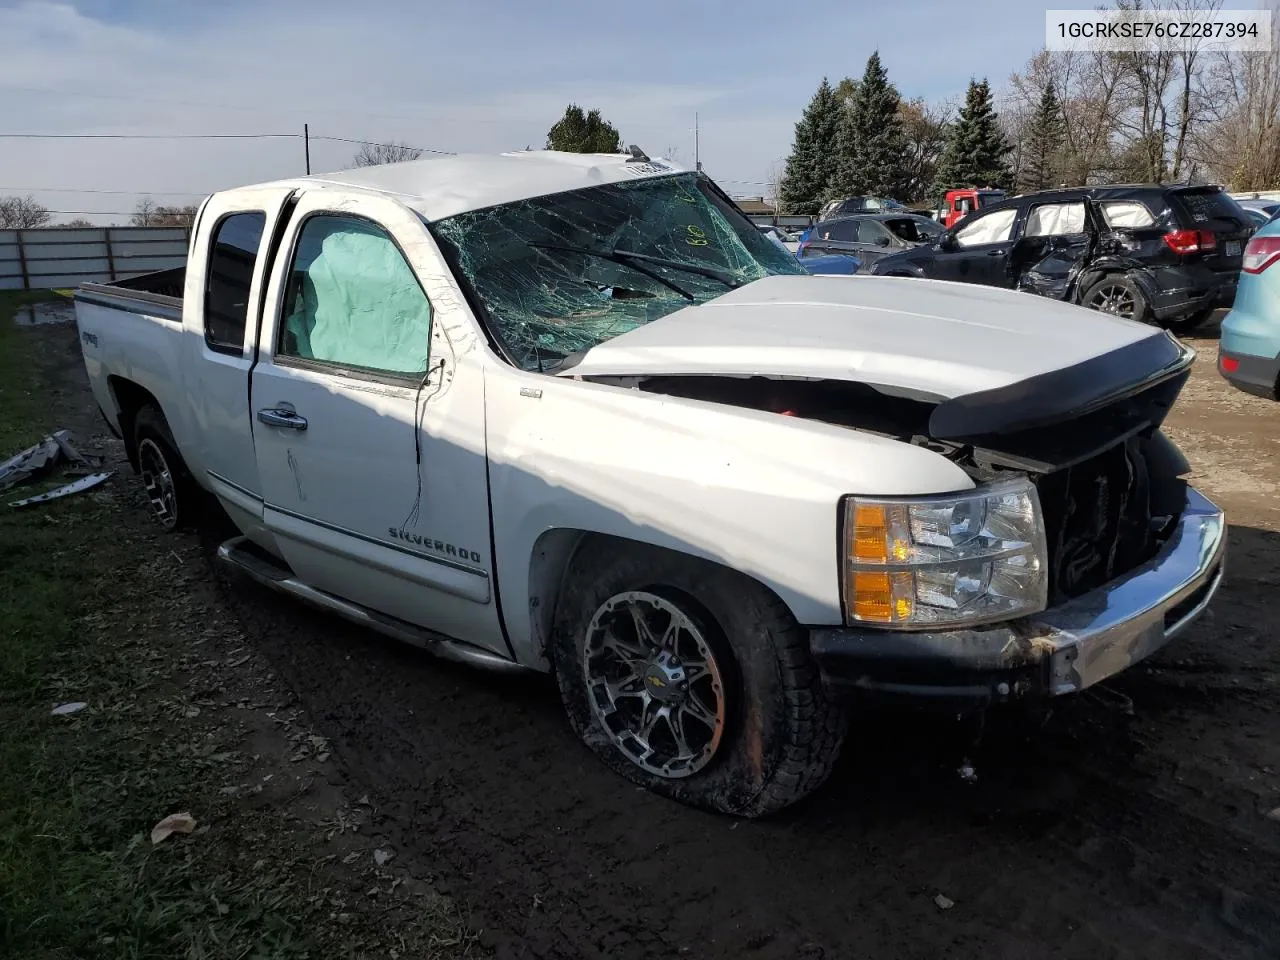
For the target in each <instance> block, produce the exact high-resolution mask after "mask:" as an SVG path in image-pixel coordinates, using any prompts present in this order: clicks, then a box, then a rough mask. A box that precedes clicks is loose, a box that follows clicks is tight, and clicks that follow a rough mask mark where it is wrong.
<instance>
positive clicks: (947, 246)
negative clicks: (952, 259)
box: [938, 233, 960, 250]
mask: <svg viewBox="0 0 1280 960" xmlns="http://www.w3.org/2000/svg"><path fill="white" fill-rule="evenodd" d="M958 246H960V244H958V243H956V235H955V234H954V233H944V234H943V235H942V236H941V237H939V238H938V249H939V250H954V249H955V248H956V247H958Z"/></svg>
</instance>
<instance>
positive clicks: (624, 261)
mask: <svg viewBox="0 0 1280 960" xmlns="http://www.w3.org/2000/svg"><path fill="white" fill-rule="evenodd" d="M529 246H531V247H533V248H535V249H537V250H559V251H560V252H562V253H580V254H582V255H583V256H587V257H599V258H600V259H601V260H608V261H609V262H611V263H617V264H621V265H622V266H624V267H629V268H630V269H632V270H634V271H635V272H636V273H641V274H644V275H645V276H646V277H648V278H649V279H650V280H656V281H657V282H658V283H660V284H662V285H663V286H664V287H666V288H667V289H668V290H671V291H674V292H675V293H678V294H679V295H680V296H682V297H684V298H685V299H686V300H688V301H689V302H690V303H693V302H694V300H695V299H696V298H695V297H694V295H693V294H692V293H690V292H689V291H688V290H686V289H685V288H684V287H682V286H680V285H679V284H675V283H672V282H671V281H670V280H668V279H667V278H666V277H664V276H662V274H660V273H656V272H655V271H653V270H649V269H646V268H645V267H642V266H640V264H638V263H633V262H632V261H633V260H635V259H647V258H644V257H632V256H631V255H630V254H623V253H617V252H615V251H613V250H593V249H592V248H591V247H576V246H573V245H572V244H567V243H531V244H529Z"/></svg>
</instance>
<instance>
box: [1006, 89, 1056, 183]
mask: <svg viewBox="0 0 1280 960" xmlns="http://www.w3.org/2000/svg"><path fill="white" fill-rule="evenodd" d="M1066 126H1067V125H1066V120H1065V119H1064V118H1063V116H1062V104H1061V102H1060V101H1059V100H1058V95H1057V93H1055V92H1054V89H1053V84H1051V83H1050V84H1046V85H1045V88H1044V92H1043V93H1042V94H1041V95H1040V104H1039V106H1038V107H1036V114H1035V116H1034V117H1032V118H1031V125H1030V127H1028V128H1027V137H1026V147H1025V148H1024V159H1023V163H1022V169H1021V170H1020V171H1018V189H1019V190H1021V191H1023V192H1030V191H1032V190H1047V189H1048V188H1050V187H1054V186H1057V184H1058V174H1059V173H1060V167H1061V152H1062V144H1063V141H1064V140H1065V139H1066Z"/></svg>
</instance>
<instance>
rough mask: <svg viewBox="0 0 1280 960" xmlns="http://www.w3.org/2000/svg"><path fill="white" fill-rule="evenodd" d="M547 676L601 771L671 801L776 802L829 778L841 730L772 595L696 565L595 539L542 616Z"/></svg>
mask: <svg viewBox="0 0 1280 960" xmlns="http://www.w3.org/2000/svg"><path fill="white" fill-rule="evenodd" d="M553 655H554V660H555V669H556V677H557V680H558V682H559V686H560V693H561V697H562V699H563V701H564V704H565V709H566V710H567V712H568V714H569V720H570V723H571V725H572V726H573V728H574V730H575V731H576V732H577V733H578V735H579V736H580V737H581V738H582V740H583V741H584V742H585V743H586V744H587V746H589V747H590V748H591V749H592V750H593V751H594V752H595V753H596V754H597V755H598V756H599V757H600V758H601V759H602V760H603V761H604V762H605V764H606V765H607V766H609V767H610V768H612V769H613V770H615V771H616V772H618V773H621V774H622V775H623V776H625V777H627V778H629V779H631V780H633V781H634V782H636V783H639V784H641V785H643V786H645V787H647V788H649V789H651V790H653V791H655V792H657V793H660V794H663V795H665V796H668V797H672V798H673V799H676V800H679V801H681V802H682V803H687V804H690V805H692V806H697V807H703V808H706V809H711V810H716V811H719V812H722V813H731V814H737V815H740V816H748V817H754V816H761V815H764V814H768V813H772V812H774V811H776V810H779V809H781V808H783V807H785V806H787V805H788V804H790V803H793V802H795V801H796V800H799V799H800V798H801V797H803V796H805V795H806V794H808V793H809V792H810V791H812V790H814V789H816V788H817V787H818V786H819V785H820V784H821V783H822V782H823V781H824V780H825V779H826V777H827V775H828V774H829V773H830V770H831V767H832V764H833V763H834V762H835V760H836V757H837V755H838V753H839V748H840V743H841V740H842V738H843V734H844V723H843V716H842V715H841V713H840V711H839V710H838V708H837V707H836V706H835V705H834V704H832V703H830V702H828V700H827V698H826V695H825V692H824V690H823V688H822V683H821V681H820V679H819V676H818V671H817V668H816V666H815V665H814V663H813V661H812V659H811V658H810V656H809V650H808V637H807V634H806V632H805V631H804V630H803V629H802V628H801V627H800V626H799V625H798V624H797V623H796V622H795V620H794V618H793V617H792V616H791V614H790V612H789V611H788V610H787V608H786V607H785V606H784V605H783V604H782V602H781V601H780V600H778V598H777V597H775V596H774V595H773V594H772V593H770V592H769V591H767V590H765V589H764V588H763V587H762V586H760V585H759V584H758V583H756V582H755V581H753V580H750V579H749V578H747V577H745V576H743V575H742V574H739V573H736V572H735V571H732V570H726V569H724V568H722V567H718V566H716V565H714V564H711V563H708V562H706V561H702V560H697V559H694V558H690V557H685V556H682V555H680V554H676V553H672V552H670V551H666V550H660V549H658V548H654V547H647V546H644V545H640V544H631V543H618V542H616V541H605V540H598V541H594V542H592V543H589V544H587V545H586V546H584V548H583V549H582V550H581V551H580V552H579V554H578V556H577V557H576V558H575V560H574V564H573V569H572V570H571V571H570V574H569V577H568V578H567V586H566V588H565V590H564V593H563V594H562V596H561V598H560V602H559V605H558V607H557V611H556V630H555V635H554V639H553Z"/></svg>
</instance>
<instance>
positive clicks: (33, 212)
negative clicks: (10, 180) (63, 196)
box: [0, 194, 53, 230]
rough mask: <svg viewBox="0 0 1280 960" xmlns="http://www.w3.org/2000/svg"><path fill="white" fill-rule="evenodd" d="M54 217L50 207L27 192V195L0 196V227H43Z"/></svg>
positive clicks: (21, 228) (23, 228)
mask: <svg viewBox="0 0 1280 960" xmlns="http://www.w3.org/2000/svg"><path fill="white" fill-rule="evenodd" d="M52 219H53V214H52V213H50V212H49V210H48V208H47V207H45V206H44V205H43V204H41V203H39V202H37V201H36V199H35V197H33V196H31V194H27V195H26V196H25V197H0V227H3V228H8V229H10V230H14V229H16V230H26V229H29V228H31V227H43V226H44V225H45V224H46V223H48V222H49V221H50V220H52Z"/></svg>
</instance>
